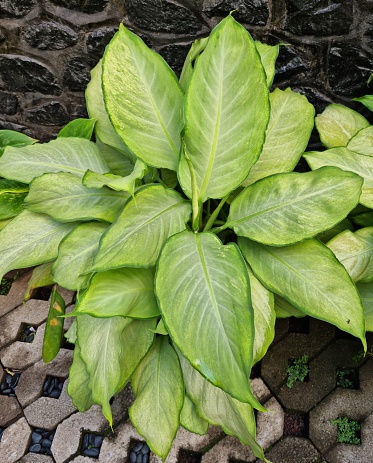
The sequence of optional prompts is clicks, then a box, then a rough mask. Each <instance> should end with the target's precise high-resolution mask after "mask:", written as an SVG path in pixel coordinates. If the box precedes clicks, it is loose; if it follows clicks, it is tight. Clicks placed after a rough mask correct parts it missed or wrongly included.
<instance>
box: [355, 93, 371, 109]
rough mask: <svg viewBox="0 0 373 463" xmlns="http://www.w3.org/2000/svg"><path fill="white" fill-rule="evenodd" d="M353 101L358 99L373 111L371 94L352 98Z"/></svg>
mask: <svg viewBox="0 0 373 463" xmlns="http://www.w3.org/2000/svg"><path fill="white" fill-rule="evenodd" d="M352 99H353V100H355V101H360V103H363V105H364V106H365V107H367V108H368V109H369V111H373V95H365V96H361V97H360V98H352Z"/></svg>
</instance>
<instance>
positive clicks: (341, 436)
mask: <svg viewBox="0 0 373 463" xmlns="http://www.w3.org/2000/svg"><path fill="white" fill-rule="evenodd" d="M331 423H332V424H333V425H334V426H337V429H338V435H337V442H339V443H341V444H352V445H360V444H361V440H360V438H359V437H357V436H356V433H357V432H358V431H360V424H359V423H358V422H357V421H355V420H349V419H348V418H347V417H346V416H342V417H341V416H340V417H338V418H336V419H334V420H331Z"/></svg>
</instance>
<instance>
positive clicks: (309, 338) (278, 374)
mask: <svg viewBox="0 0 373 463" xmlns="http://www.w3.org/2000/svg"><path fill="white" fill-rule="evenodd" d="M309 331H310V332H309V334H303V333H289V334H288V335H287V336H285V337H284V338H283V339H282V340H281V341H279V342H278V343H277V344H275V345H274V346H273V347H270V348H269V349H268V352H267V354H266V355H265V357H264V358H263V360H262V368H261V376H262V377H263V379H264V381H265V382H266V383H267V384H268V386H269V388H270V389H271V391H272V392H273V393H277V392H278V390H279V389H280V387H281V386H282V385H283V383H284V382H285V381H286V370H287V367H288V362H289V357H290V356H291V357H293V358H298V357H301V356H302V355H308V357H309V358H310V359H312V358H313V357H314V356H315V355H317V354H318V353H319V352H320V351H321V350H322V349H323V348H324V347H325V346H327V345H328V344H329V343H330V342H331V341H332V339H333V337H334V333H335V329H334V327H333V326H332V325H330V324H328V323H325V322H322V321H320V320H316V319H314V318H311V319H310V322H309Z"/></svg>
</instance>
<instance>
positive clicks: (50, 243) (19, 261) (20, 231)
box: [0, 211, 76, 279]
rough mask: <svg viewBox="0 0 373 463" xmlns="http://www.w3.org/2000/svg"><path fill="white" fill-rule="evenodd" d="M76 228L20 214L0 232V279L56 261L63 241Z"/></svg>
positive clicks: (28, 214)
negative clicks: (8, 273) (14, 272)
mask: <svg viewBox="0 0 373 463" xmlns="http://www.w3.org/2000/svg"><path fill="white" fill-rule="evenodd" d="M75 226H76V224H74V223H60V222H56V221H54V220H53V219H51V218H50V217H48V216H46V215H44V214H35V213H34V212H31V211H23V212H21V213H20V214H19V215H18V216H17V217H16V218H14V219H13V220H12V221H11V222H10V223H9V224H8V225H7V226H6V227H5V228H4V229H3V230H1V232H0V279H1V278H2V277H3V276H4V275H5V273H7V272H9V270H14V269H17V268H27V267H33V266H35V265H39V264H43V263H44V262H48V261H50V260H53V259H55V258H56V257H57V253H58V245H59V244H60V242H61V240H62V238H63V237H64V236H66V235H67V234H68V233H69V232H70V231H71V230H72V229H73V228H74V227H75Z"/></svg>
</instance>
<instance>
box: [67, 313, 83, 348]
mask: <svg viewBox="0 0 373 463" xmlns="http://www.w3.org/2000/svg"><path fill="white" fill-rule="evenodd" d="M77 333H78V324H77V322H76V319H74V321H73V322H72V324H71V326H70V328H69V329H68V330H67V331H66V333H65V338H66V339H67V341H68V342H69V343H71V344H76V342H77V339H78V338H77ZM79 351H80V349H79Z"/></svg>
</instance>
